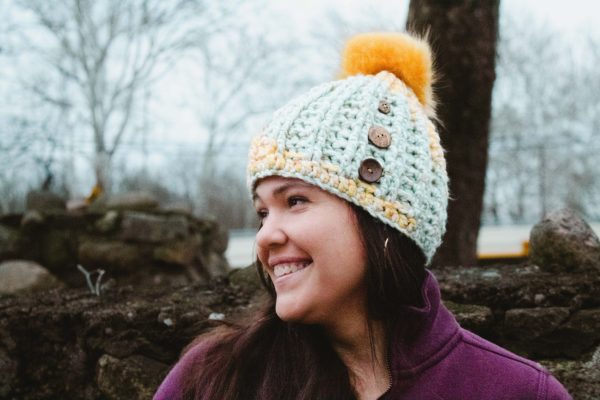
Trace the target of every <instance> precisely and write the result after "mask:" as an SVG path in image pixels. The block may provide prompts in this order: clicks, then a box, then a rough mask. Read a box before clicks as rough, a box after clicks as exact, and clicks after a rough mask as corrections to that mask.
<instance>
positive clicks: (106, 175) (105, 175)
mask: <svg viewBox="0 0 600 400" xmlns="http://www.w3.org/2000/svg"><path fill="white" fill-rule="evenodd" d="M94 157H95V158H94V175H95V176H96V186H97V187H98V188H100V189H102V191H103V192H104V193H111V192H112V180H111V174H112V157H111V155H110V154H109V153H108V152H106V151H98V152H97V153H96V154H95V156H94Z"/></svg>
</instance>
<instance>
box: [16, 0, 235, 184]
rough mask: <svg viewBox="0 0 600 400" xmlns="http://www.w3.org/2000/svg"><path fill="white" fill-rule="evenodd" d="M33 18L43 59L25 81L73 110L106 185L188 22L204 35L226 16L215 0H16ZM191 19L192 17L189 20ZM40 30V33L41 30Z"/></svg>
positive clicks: (182, 44) (32, 35)
mask: <svg viewBox="0 0 600 400" xmlns="http://www.w3.org/2000/svg"><path fill="white" fill-rule="evenodd" d="M19 4H20V6H21V7H22V8H23V9H24V10H27V11H28V12H30V13H31V15H33V16H34V18H35V27H34V28H33V29H31V30H30V31H29V34H28V35H27V39H28V43H29V50H31V51H32V52H33V54H35V55H37V56H41V58H42V60H43V61H44V68H45V69H44V74H45V75H46V76H52V77H54V78H55V79H56V80H57V81H58V82H60V85H58V87H57V85H45V84H40V83H39V82H36V80H35V79H29V80H26V81H25V83H26V87H27V89H28V90H29V91H31V93H33V94H35V96H37V97H38V98H39V99H42V100H43V101H44V102H46V103H47V104H49V105H53V106H55V107H58V108H62V109H67V110H69V112H70V113H71V114H73V115H74V116H75V118H76V119H77V121H78V123H79V124H80V129H81V130H82V133H81V134H82V135H83V134H85V135H86V138H90V139H91V142H92V144H93V154H94V156H93V166H94V172H95V178H96V184H97V185H100V186H102V187H104V188H105V190H110V175H111V162H112V160H113V157H114V155H115V153H116V152H117V151H118V150H119V148H120V145H121V144H122V142H123V140H124V137H125V136H126V135H127V134H128V133H130V131H131V122H132V120H133V118H134V116H135V114H136V113H137V112H138V111H139V110H138V108H137V106H138V100H139V95H140V90H142V89H144V90H148V88H149V87H151V85H152V83H153V82H154V81H155V80H156V79H157V78H159V77H160V76H161V75H162V74H163V73H164V72H165V70H166V69H168V68H169V67H170V66H171V64H172V63H173V62H174V60H175V59H176V57H178V56H179V55H181V52H182V51H183V50H184V49H186V48H188V47H189V44H190V43H189V41H188V39H187V34H188V32H189V30H190V29H191V28H192V27H193V29H194V30H195V31H196V33H197V34H198V33H199V31H200V30H202V34H203V35H206V36H209V35H210V34H212V33H213V32H214V31H215V30H216V29H217V28H218V27H220V26H222V25H221V24H222V23H223V22H224V21H226V20H227V10H228V9H229V8H228V7H231V6H232V5H233V4H232V3H228V6H227V7H225V6H223V5H222V4H221V2H210V1H208V0H206V1H202V0H197V1H193V0H176V1H160V0H107V1H102V2H96V1H92V0H61V1H52V2H48V1H45V0H21V1H20V2H19ZM192 20H193V21H192ZM41 34H43V35H41Z"/></svg>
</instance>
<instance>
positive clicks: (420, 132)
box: [248, 33, 448, 262]
mask: <svg viewBox="0 0 600 400" xmlns="http://www.w3.org/2000/svg"><path fill="white" fill-rule="evenodd" d="M342 58H343V61H342V77H343V79H340V80H336V81H333V82H329V83H325V84H322V85H319V86H317V87H315V88H313V89H311V90H310V91H308V93H306V94H304V95H302V96H300V97H297V98H295V99H293V100H292V101H290V102H289V103H288V104H286V105H284V106H283V107H282V108H280V109H279V110H277V111H276V112H275V114H274V116H273V118H272V119H271V121H270V122H269V123H268V125H267V126H266V128H265V129H264V130H263V131H262V132H261V133H260V134H259V135H257V136H256V137H255V138H254V139H253V140H252V144H251V147H250V154H249V163H248V186H249V188H250V190H251V191H253V190H254V188H255V186H256V183H257V181H258V180H259V179H261V178H264V177H267V176H273V175H277V176H283V177H290V178H298V179H302V180H303V181H306V182H308V183H311V184H313V185H316V186H318V187H320V188H322V189H323V190H326V191H327V192H329V193H332V194H334V195H336V196H339V197H341V198H343V199H345V200H347V201H349V202H351V203H354V204H356V205H358V206H360V207H362V208H363V209H365V210H366V211H368V212H369V213H370V214H371V215H372V216H373V217H375V218H377V219H379V220H381V221H383V222H385V223H386V224H388V225H390V226H391V227H393V228H395V229H397V230H399V231H400V232H402V233H403V234H405V235H406V236H408V237H410V238H411V239H412V240H414V241H415V242H416V243H417V245H418V246H419V247H420V248H421V249H422V250H423V253H424V254H425V256H426V257H427V261H428V262H429V261H431V258H432V256H433V254H434V253H435V250H436V249H437V247H438V246H439V245H440V243H441V238H442V235H443V233H444V231H445V225H446V206H447V203H448V176H447V174H446V164H445V160H444V152H443V149H442V148H441V146H440V138H439V135H438V133H437V132H436V129H435V126H434V124H433V123H432V122H431V120H430V119H429V117H430V116H431V117H433V108H434V105H433V100H432V95H431V83H432V62H431V52H430V49H429V46H428V45H427V43H426V42H425V41H423V40H421V39H418V38H415V37H412V36H409V35H407V34H402V33H372V34H362V35H358V36H355V37H354V38H352V39H351V40H350V41H349V42H348V43H347V45H346V48H345V50H344V54H343V57H342Z"/></svg>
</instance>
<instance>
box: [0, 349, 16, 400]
mask: <svg viewBox="0 0 600 400" xmlns="http://www.w3.org/2000/svg"><path fill="white" fill-rule="evenodd" d="M16 377H17V363H16V362H15V361H14V360H11V358H10V357H9V356H8V354H7V353H6V351H4V350H3V349H2V348H1V347H0V398H6V396H7V395H8V394H9V393H10V392H11V390H12V389H13V385H14V383H15V379H16Z"/></svg>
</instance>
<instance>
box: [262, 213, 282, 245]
mask: <svg viewBox="0 0 600 400" xmlns="http://www.w3.org/2000/svg"><path fill="white" fill-rule="evenodd" d="M286 241H287V235H286V234H285V230H284V226H283V222H282V220H281V218H279V217H278V216H277V214H276V213H271V214H270V215H269V216H268V217H267V218H265V219H264V220H263V222H262V226H261V228H260V229H259V230H258V232H257V233H256V246H257V247H258V248H259V249H264V250H267V249H271V248H274V247H277V246H280V245H283V244H285V242H286Z"/></svg>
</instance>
